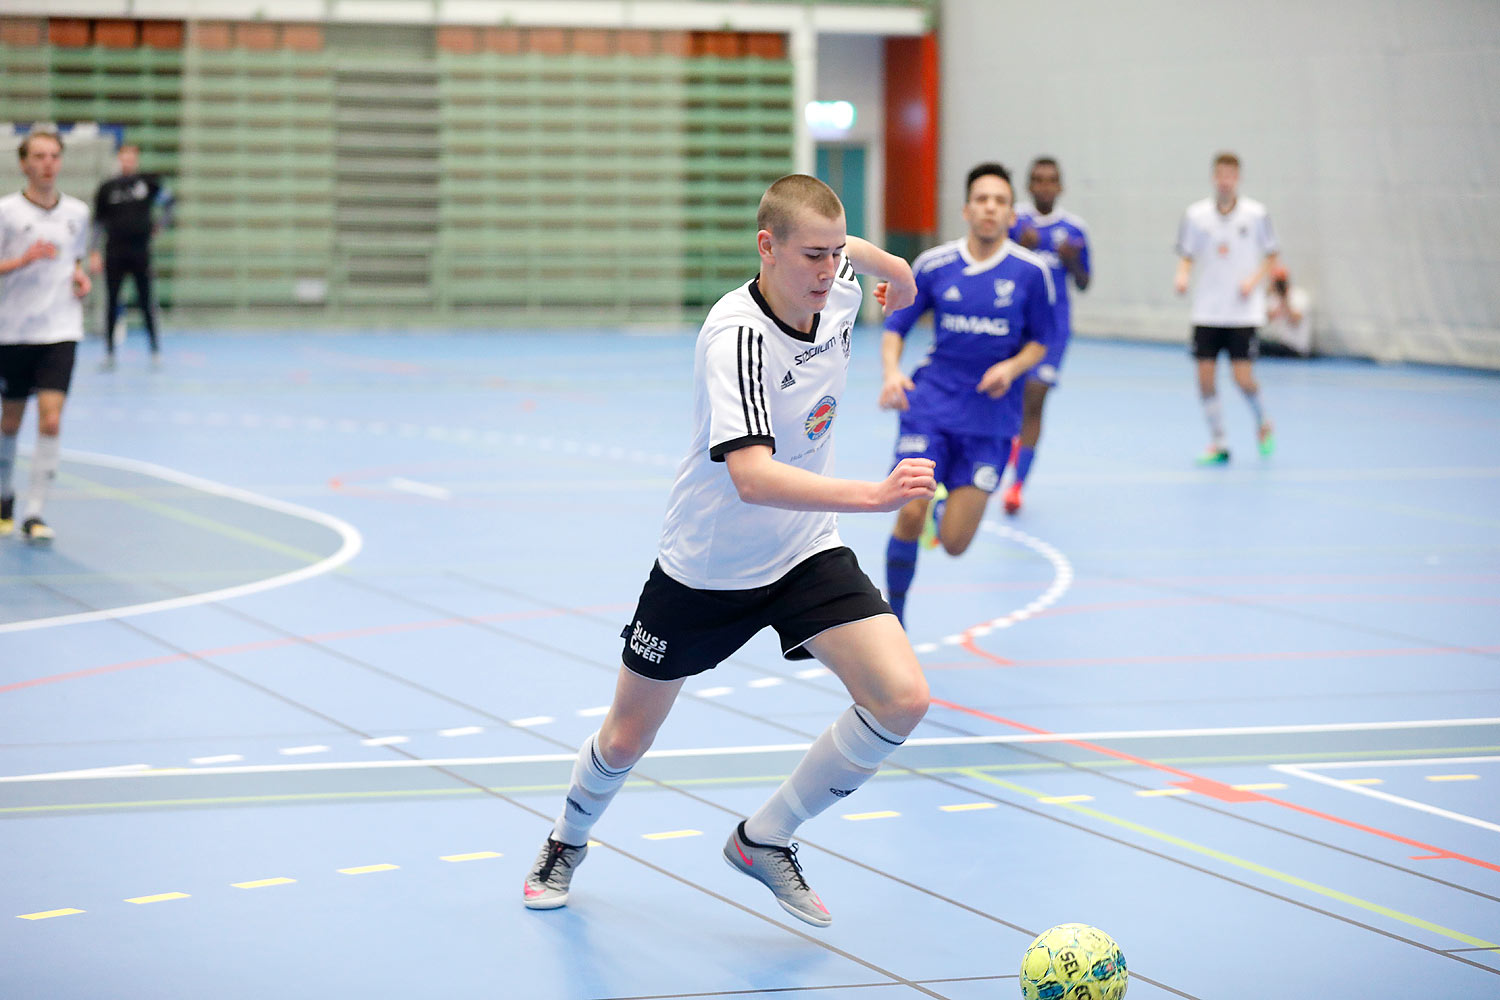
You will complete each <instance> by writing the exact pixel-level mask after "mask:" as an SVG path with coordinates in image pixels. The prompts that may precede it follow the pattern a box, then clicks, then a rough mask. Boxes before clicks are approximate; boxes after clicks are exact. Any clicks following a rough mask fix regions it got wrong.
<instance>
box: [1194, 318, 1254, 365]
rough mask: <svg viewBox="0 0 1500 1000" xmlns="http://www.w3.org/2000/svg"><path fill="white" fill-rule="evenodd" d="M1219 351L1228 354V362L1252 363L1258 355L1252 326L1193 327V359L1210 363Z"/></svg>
mask: <svg viewBox="0 0 1500 1000" xmlns="http://www.w3.org/2000/svg"><path fill="white" fill-rule="evenodd" d="M1220 351H1228V352H1229V360H1230V361H1252V360H1254V358H1255V356H1256V355H1257V354H1259V353H1260V344H1259V341H1258V340H1257V338H1256V336H1255V327H1253V326H1195V327H1193V357H1195V358H1197V359H1198V360H1199V361H1212V360H1213V359H1214V358H1217V357H1218V356H1219V352H1220Z"/></svg>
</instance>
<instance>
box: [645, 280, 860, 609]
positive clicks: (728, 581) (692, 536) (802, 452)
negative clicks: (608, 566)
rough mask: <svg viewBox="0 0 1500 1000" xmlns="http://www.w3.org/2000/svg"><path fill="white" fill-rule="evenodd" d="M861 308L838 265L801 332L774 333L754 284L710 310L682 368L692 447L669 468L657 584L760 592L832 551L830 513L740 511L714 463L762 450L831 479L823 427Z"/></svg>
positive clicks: (723, 470)
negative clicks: (673, 473) (741, 451)
mask: <svg viewBox="0 0 1500 1000" xmlns="http://www.w3.org/2000/svg"><path fill="white" fill-rule="evenodd" d="M860 299H861V292H860V287H859V283H858V282H857V281H856V280H855V279H854V269H853V267H852V266H851V265H850V263H849V261H848V260H847V258H846V259H845V260H844V262H843V264H842V265H841V267H840V268H839V275H838V278H837V280H835V282H834V287H833V291H832V292H831V293H830V294H829V297H828V303H827V305H825V306H824V307H823V311H822V312H820V313H819V314H818V315H817V316H816V317H815V319H814V322H813V327H812V330H811V332H809V333H801V332H799V331H797V330H795V329H793V328H791V327H789V326H787V325H786V324H784V323H782V322H781V320H780V319H778V318H777V317H776V316H775V315H774V314H773V313H772V312H771V308H770V306H769V305H768V304H767V303H766V300H765V298H764V296H762V295H761V294H760V289H759V287H758V286H757V283H756V281H751V282H749V283H747V284H745V285H742V286H740V287H739V288H736V289H735V290H734V291H732V292H730V293H729V294H727V295H725V296H724V297H723V298H721V299H720V300H719V301H718V303H717V304H716V305H715V306H714V307H713V309H712V310H710V311H709V314H708V318H707V319H706V320H705V321H704V323H703V329H702V331H701V332H700V333H699V334H698V343H697V348H696V350H695V353H694V360H693V379H694V390H693V424H694V433H693V441H692V444H691V446H690V447H689V448H688V452H687V455H686V457H684V458H683V460H682V462H681V464H679V465H678V467H677V480H676V482H675V483H674V484H673V486H672V494H671V497H670V499H669V501H668V504H667V516H666V522H665V524H664V525H663V526H662V534H661V550H660V553H659V554H658V557H657V558H658V561H659V562H660V563H661V568H662V570H663V571H664V572H666V573H667V575H668V576H671V577H672V578H673V579H675V580H677V581H678V582H679V583H683V584H685V585H687V586H689V587H694V588H696V589H699V590H745V589H748V588H751V587H763V586H767V585H769V584H772V583H775V582H776V581H777V580H779V579H780V578H781V577H783V576H785V575H786V573H787V572H788V571H789V570H791V569H792V567H794V566H796V565H797V564H798V563H800V562H802V560H804V559H806V558H808V557H809V556H812V555H815V554H816V553H818V552H823V551H826V550H828V549H833V548H837V547H838V546H840V545H842V544H843V542H842V540H840V538H839V534H838V518H837V516H836V515H834V514H831V513H827V512H822V511H794V510H781V509H779V508H775V507H764V506H759V505H755V504H748V503H745V502H744V501H743V500H741V499H740V497H739V494H738V493H737V492H736V490H735V488H734V482H733V480H731V479H730V476H729V470H728V468H727V467H726V466H725V464H724V456H725V455H726V454H728V453H729V452H731V451H734V450H735V449H736V448H743V447H746V446H749V445H757V444H760V445H768V446H770V447H771V448H772V449H773V451H774V454H775V458H776V460H777V461H779V462H786V463H787V464H789V465H795V466H798V467H799V468H803V469H807V470H808V471H810V472H815V473H818V474H819V475H831V474H832V473H833V424H834V418H835V417H836V415H837V413H838V407H839V401H840V399H841V398H842V396H843V393H844V382H845V379H846V377H847V375H848V369H849V352H850V347H851V337H850V335H851V333H852V331H853V329H854V321H855V318H856V317H857V316H858V314H859V306H860Z"/></svg>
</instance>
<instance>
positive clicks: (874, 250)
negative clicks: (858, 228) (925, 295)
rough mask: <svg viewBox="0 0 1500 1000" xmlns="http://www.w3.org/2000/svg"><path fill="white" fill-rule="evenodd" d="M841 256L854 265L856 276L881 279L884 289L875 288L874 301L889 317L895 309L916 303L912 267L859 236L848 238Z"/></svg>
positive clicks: (915, 286)
mask: <svg viewBox="0 0 1500 1000" xmlns="http://www.w3.org/2000/svg"><path fill="white" fill-rule="evenodd" d="M844 256H846V257H848V258H849V262H850V263H851V264H853V265H854V270H855V271H856V272H858V273H859V274H869V275H873V276H874V277H877V278H880V279H881V284H883V285H884V286H885V287H884V289H881V288H880V287H879V286H877V287H876V292H875V300H876V301H877V302H879V303H880V305H881V307H882V308H883V309H884V310H885V314H886V315H887V316H889V315H890V314H891V313H893V312H895V311H896V310H897V309H905V308H906V307H907V306H909V305H911V304H912V303H913V302H915V301H916V300H917V279H916V278H915V277H913V276H912V273H911V265H910V264H908V263H907V262H906V261H904V260H902V259H901V258H900V257H897V256H896V255H895V254H893V253H887V252H886V251H884V250H882V249H880V248H879V247H878V246H876V245H875V244H873V243H871V242H870V241H869V240H862V239H860V238H859V237H858V236H851V237H849V241H848V243H847V244H846V245H845V247H844Z"/></svg>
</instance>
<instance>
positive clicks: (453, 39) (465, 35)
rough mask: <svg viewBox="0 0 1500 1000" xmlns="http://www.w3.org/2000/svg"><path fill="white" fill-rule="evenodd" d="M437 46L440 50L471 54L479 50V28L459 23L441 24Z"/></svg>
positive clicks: (465, 54)
mask: <svg viewBox="0 0 1500 1000" xmlns="http://www.w3.org/2000/svg"><path fill="white" fill-rule="evenodd" d="M437 47H438V51H440V52H452V53H454V54H456V55H461V56H471V55H473V54H474V53H476V52H478V51H479V29H478V28H470V27H467V26H464V25H459V24H444V25H439V26H438V30H437Z"/></svg>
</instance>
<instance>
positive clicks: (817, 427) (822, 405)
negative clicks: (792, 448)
mask: <svg viewBox="0 0 1500 1000" xmlns="http://www.w3.org/2000/svg"><path fill="white" fill-rule="evenodd" d="M829 343H832V341H829ZM838 407H839V401H838V400H836V399H834V398H833V397H832V396H824V397H823V398H822V399H820V400H818V405H817V406H814V407H813V408H812V412H811V413H809V414H808V415H807V420H806V421H804V422H803V425H802V426H803V427H804V428H806V430H807V439H808V440H809V441H816V440H817V439H818V438H820V437H822V436H823V435H824V434H827V433H828V428H830V427H832V426H833V415H834V411H836V410H837V409H838Z"/></svg>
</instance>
